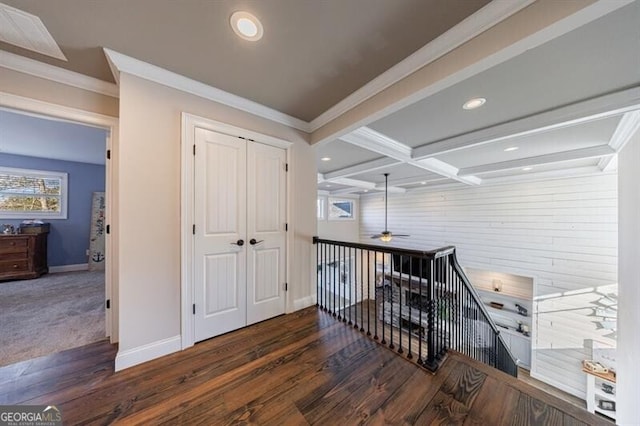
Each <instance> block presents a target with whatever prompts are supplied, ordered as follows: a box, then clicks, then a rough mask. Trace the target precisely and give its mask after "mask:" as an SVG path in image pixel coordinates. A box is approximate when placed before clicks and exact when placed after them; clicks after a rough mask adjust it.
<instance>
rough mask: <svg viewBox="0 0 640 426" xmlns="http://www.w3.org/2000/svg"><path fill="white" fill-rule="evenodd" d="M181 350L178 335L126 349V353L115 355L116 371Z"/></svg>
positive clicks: (119, 352)
mask: <svg viewBox="0 0 640 426" xmlns="http://www.w3.org/2000/svg"><path fill="white" fill-rule="evenodd" d="M181 349H182V347H181V337H180V335H178V336H173V337H169V338H167V339H163V340H158V341H157V342H152V343H148V344H146V345H143V346H138V347H137V348H133V349H127V350H126V351H118V355H116V371H120V370H124V369H125V368H129V367H133V366H134V365H138V364H142V363H143V362H147V361H151V360H152V359H156V358H160V357H161V356H165V355H169V354H171V353H174V352H178V351H180V350H181Z"/></svg>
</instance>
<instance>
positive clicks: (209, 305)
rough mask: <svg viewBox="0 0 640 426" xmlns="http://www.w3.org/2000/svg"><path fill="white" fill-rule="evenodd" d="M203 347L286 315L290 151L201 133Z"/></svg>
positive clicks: (199, 310)
mask: <svg viewBox="0 0 640 426" xmlns="http://www.w3.org/2000/svg"><path fill="white" fill-rule="evenodd" d="M195 131H196V134H195V153H196V155H195V169H194V170H195V173H194V183H195V185H194V189H195V193H194V208H195V209H194V210H195V213H194V218H195V244H194V262H195V263H194V274H193V277H194V300H195V341H201V340H204V339H208V338H210V337H213V336H217V335H219V334H222V333H226V332H228V331H231V330H236V329H238V328H241V327H244V326H246V325H249V324H253V323H256V322H259V321H262V320H265V319H268V318H272V317H274V316H277V315H280V314H282V313H284V309H285V288H284V286H285V257H286V256H285V247H286V246H285V240H286V233H285V226H286V152H285V150H283V149H281V148H276V147H272V146H269V145H264V144H260V143H257V142H252V141H248V140H246V139H242V138H238V137H234V136H229V135H225V134H222V133H216V132H213V131H210V130H205V129H200V128H196V130H195Z"/></svg>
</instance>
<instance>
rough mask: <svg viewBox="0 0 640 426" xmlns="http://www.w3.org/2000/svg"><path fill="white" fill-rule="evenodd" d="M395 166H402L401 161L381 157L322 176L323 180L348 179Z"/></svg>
mask: <svg viewBox="0 0 640 426" xmlns="http://www.w3.org/2000/svg"><path fill="white" fill-rule="evenodd" d="M396 164H402V161H398V160H395V159H393V158H389V157H382V158H378V159H376V160H372V161H367V162H365V163H360V164H356V165H355V166H349V167H345V168H344V169H339V170H335V171H333V172H328V173H325V174H324V177H325V179H335V178H341V177H349V176H354V175H359V174H362V173H367V172H374V171H376V170H380V169H384V168H386V167H390V166H395V165H396Z"/></svg>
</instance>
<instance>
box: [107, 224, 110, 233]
mask: <svg viewBox="0 0 640 426" xmlns="http://www.w3.org/2000/svg"><path fill="white" fill-rule="evenodd" d="M110 233H111V225H107V234H110Z"/></svg>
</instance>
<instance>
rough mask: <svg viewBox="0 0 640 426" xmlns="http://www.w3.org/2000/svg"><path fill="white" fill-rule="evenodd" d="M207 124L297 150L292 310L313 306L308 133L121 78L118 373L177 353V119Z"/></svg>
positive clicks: (311, 162) (312, 160) (312, 174)
mask: <svg viewBox="0 0 640 426" xmlns="http://www.w3.org/2000/svg"><path fill="white" fill-rule="evenodd" d="M183 111H184V112H188V113H192V114H194V115H198V116H202V117H205V118H210V119H213V120H217V121H220V122H223V123H228V124H231V125H234V126H237V127H241V128H245V129H249V130H253V131H256V132H260V133H263V134H267V135H271V136H275V137H278V138H281V139H285V140H288V141H291V142H293V143H294V145H293V146H292V148H291V164H290V174H291V176H290V182H291V183H292V185H293V188H292V191H291V194H292V199H291V200H289V202H290V205H291V207H290V213H291V215H290V220H291V226H290V228H289V232H293V233H294V238H293V239H294V243H293V247H290V252H289V255H290V264H291V276H290V277H288V282H289V288H290V292H291V293H292V294H291V295H290V296H289V299H290V300H292V301H293V302H294V303H293V304H292V305H289V309H290V310H292V309H293V307H292V306H295V307H296V308H302V307H304V306H307V305H310V304H312V303H314V299H313V296H314V295H315V281H313V280H312V278H313V270H314V269H313V268H312V265H313V261H314V260H315V251H314V249H313V245H312V237H313V235H314V234H315V232H316V217H315V194H316V165H315V156H314V153H313V151H312V149H311V147H310V146H309V145H308V144H307V142H306V140H305V138H306V137H307V135H305V134H303V133H301V132H299V131H296V130H294V129H291V128H289V127H286V126H283V125H280V124H277V123H274V122H271V121H268V120H265V119H262V118H258V117H255V116H252V115H250V114H248V113H245V112H241V111H238V110H235V109H232V108H229V107H226V106H223V105H220V104H217V103H215V102H211V101H208V100H205V99H202V98H199V97H196V96H193V95H190V94H187V93H184V92H180V91H178V90H175V89H171V88H168V87H166V86H162V85H159V84H156V83H152V82H149V81H147V80H143V79H141V78H137V77H134V76H131V75H128V74H121V76H120V144H119V152H118V153H117V161H118V166H119V178H120V188H119V196H120V197H119V201H120V204H119V211H118V215H119V227H117V228H115V229H114V230H113V232H116V233H117V235H118V236H119V241H120V251H119V260H120V270H119V277H120V346H119V353H118V358H116V368H122V367H126V366H128V365H132V364H134V363H138V362H141V361H144V360H146V359H149V358H150V357H157V356H161V355H163V354H165V353H168V352H171V351H174V350H176V345H178V346H177V347H178V348H179V337H180V321H181V313H180V263H181V260H180V229H181V227H180V202H181V198H180V163H181V156H180V152H181V151H180V147H181V113H182V112H183Z"/></svg>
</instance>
